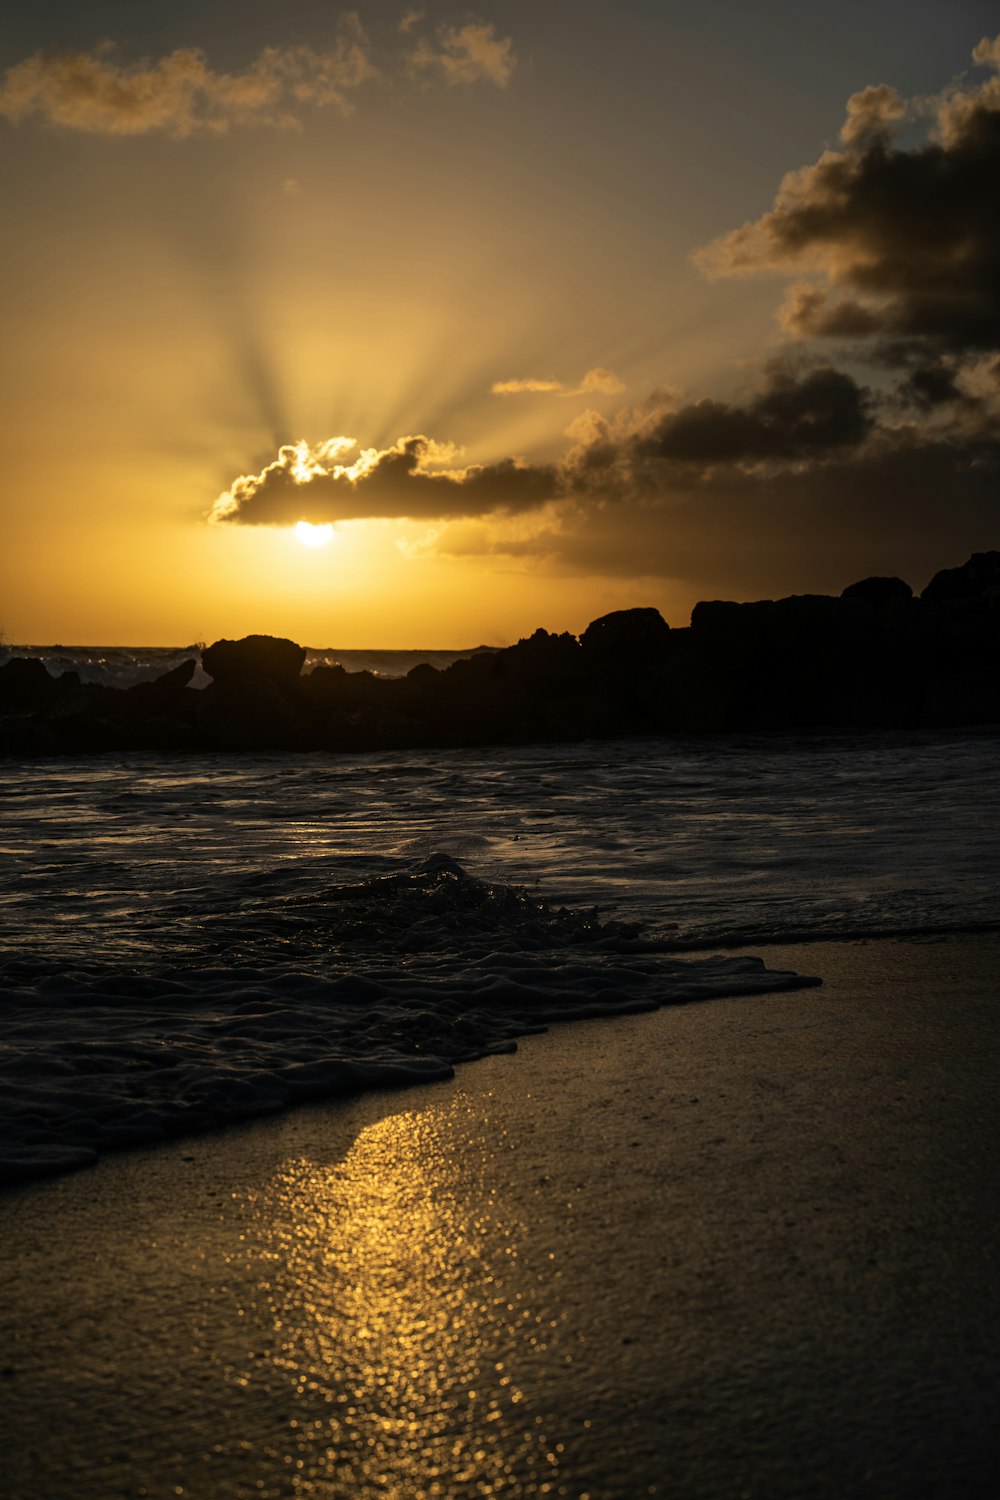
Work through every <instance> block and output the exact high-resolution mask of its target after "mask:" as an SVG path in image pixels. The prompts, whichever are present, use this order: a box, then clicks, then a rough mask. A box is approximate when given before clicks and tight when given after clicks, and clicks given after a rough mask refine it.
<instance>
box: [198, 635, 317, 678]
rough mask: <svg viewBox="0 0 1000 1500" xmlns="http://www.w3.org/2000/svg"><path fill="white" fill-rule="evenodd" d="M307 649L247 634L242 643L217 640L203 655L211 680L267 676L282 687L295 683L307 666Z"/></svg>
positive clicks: (291, 643) (272, 638)
mask: <svg viewBox="0 0 1000 1500" xmlns="http://www.w3.org/2000/svg"><path fill="white" fill-rule="evenodd" d="M305 659H306V652H305V647H304V646H297V645H296V644H295V642H294V641H289V640H285V639H283V638H282V637H280V636H273V635H246V636H244V637H243V639H242V640H239V641H216V642H215V644H214V645H212V646H206V647H205V650H204V651H203V652H202V653H201V664H202V666H203V667H204V668H205V671H206V672H207V673H208V675H209V677H211V678H213V679H214V680H215V681H216V682H223V681H224V680H225V679H226V678H227V677H264V678H266V679H267V681H268V682H276V683H278V684H279V685H286V684H288V683H293V682H294V681H295V680H296V678H297V677H298V676H299V674H300V672H301V671H302V668H303V666H304V665H305Z"/></svg>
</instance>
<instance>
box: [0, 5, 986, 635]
mask: <svg viewBox="0 0 1000 1500" xmlns="http://www.w3.org/2000/svg"><path fill="white" fill-rule="evenodd" d="M806 9H807V8H805V7H801V6H793V5H791V4H790V3H778V0H766V3H762V4H761V5H758V6H756V7H753V8H752V14H751V13H750V11H748V8H747V7H745V6H740V5H737V4H736V3H735V0H708V3H702V4H699V5H697V6H696V5H694V4H693V3H692V4H687V3H684V4H679V3H678V4H656V5H654V4H652V3H648V4H646V3H644V4H633V5H626V6H623V7H614V8H612V7H610V6H607V5H597V4H588V3H582V4H574V5H572V6H571V5H569V4H563V3H553V4H551V5H547V6H545V7H538V6H529V5H527V4H523V5H522V4H504V5H500V6H497V7H496V8H495V10H494V11H493V12H491V13H490V14H488V15H474V16H470V14H469V13H467V12H463V11H458V10H455V11H451V10H448V9H438V8H428V9H427V10H418V9H417V8H412V9H407V8H406V7H402V6H387V5H384V4H378V5H373V6H371V7H368V8H362V9H360V10H359V11H357V12H343V13H338V12H336V11H334V10H331V9H329V8H328V7H326V6H320V5H319V4H317V3H312V0H310V3H305V0H290V3H289V4H286V5H284V6H282V7H280V8H278V7H274V6H273V5H262V4H256V3H248V4H240V5H237V4H235V3H219V0H215V3H212V0H209V3H203V4H200V5H198V6H195V5H193V4H188V3H187V0H182V3H177V4H173V5H171V6H167V5H165V4H158V3H151V4H149V5H148V6H142V7H136V6H134V5H129V4H126V3H125V0H106V3H102V4H93V5H91V4H87V3H80V4H74V5H67V4H64V3H54V0H53V3H45V0H43V3H40V4H38V5H36V6H33V7H32V8H31V10H30V14H29V13H25V14H24V15H21V16H18V17H17V18H15V19H14V20H12V21H10V22H5V23H4V26H3V30H2V32H0V138H2V143H3V146H2V152H0V191H2V193H3V202H4V214H3V220H2V227H0V286H2V292H0V295H2V297H3V329H4V338H3V341H2V344H0V393H2V396H3V402H4V407H5V421H4V423H3V424H2V429H3V430H2V436H0V465H2V471H3V491H2V493H3V505H4V527H3V554H2V555H3V564H2V576H0V583H2V590H0V627H2V629H3V631H4V633H5V636H6V638H7V639H9V640H11V641H18V642H29V641H30V642H34V643H51V642H53V641H61V642H63V643H67V644H68V643H84V642H89V643H97V642H100V643H107V644H113V643H122V644H127V643H132V644H185V643H187V642H189V641H191V640H194V639H199V638H201V639H213V638H215V637H217V636H221V635H230V636H235V635H241V634H244V633H248V632H251V631H263V632H269V633H273V634H280V635H288V636H292V637H293V638H295V639H297V640H300V641H303V642H306V643H308V644H310V645H315V646H322V645H336V646H340V647H352V646H356V647H364V646H370V647H393V646H398V647H417V646H423V647H449V646H452V647H459V646H462V645H471V644H476V643H479V642H487V643H491V644H500V643H503V642H506V641H510V640H513V639H516V638H517V637H518V636H519V635H524V634H527V633H530V631H531V630H533V629H534V628H535V627H536V626H537V625H545V626H546V627H547V628H549V629H569V630H572V631H574V632H578V631H580V630H582V629H583V628H584V626H585V625H586V624H587V622H588V621H589V620H590V619H592V618H594V617H596V616H598V615H600V614H602V613H605V612H606V611H608V610H610V609H614V608H622V607H628V606H630V605H636V604H654V605H656V606H657V607H659V608H660V609H661V610H662V611H663V613H664V615H665V616H666V617H667V619H668V620H670V621H671V623H673V624H676V625H680V624H685V623H686V621H687V617H688V614H689V612H690V609H691V606H692V604H693V603H694V602H695V601H696V600H697V599H699V598H705V597H719V596H720V595H721V596H726V597H735V598H752V597H761V596H766V595H773V594H776V593H789V592H806V591H810V590H824V591H832V592H839V591H840V589H841V588H842V587H844V586H845V585H846V584H848V583H850V582H852V581H853V580H854V579H856V578H858V577H862V576H865V575H866V574H869V573H890V574H895V573H901V574H903V576H906V577H908V579H909V581H910V582H911V583H913V584H914V585H916V586H918V587H919V586H921V585H922V584H923V583H924V582H925V581H926V579H927V577H928V576H929V575H930V574H931V573H932V572H934V571H935V570H936V569H937V568H938V567H940V566H947V565H952V564H955V563H958V562H960V561H962V560H963V558H964V557H965V556H967V555H968V553H969V552H970V551H971V550H974V549H975V550H983V549H986V548H990V547H995V546H998V545H1000V524H998V519H997V518H998V506H997V501H998V499H1000V452H998V440H997V437H996V433H997V431H998V428H997V416H998V414H1000V290H998V288H1000V224H998V210H997V209H996V206H995V204H996V192H995V182H996V180H997V167H998V166H1000V43H998V42H997V41H995V40H993V38H994V37H995V35H996V18H995V15H994V16H993V17H992V21H991V9H992V8H991V7H990V6H987V5H981V4H968V5H961V4H960V5H955V6H950V7H948V8H944V7H940V6H935V5H930V4H927V5H922V6H921V5H915V4H912V3H910V4H908V5H905V6H904V5H903V4H901V3H900V4H896V3H889V0H886V3H883V4H880V5H876V6H874V7H872V6H871V5H870V4H868V5H861V4H860V3H857V4H855V3H853V0H852V3H848V4H846V5H842V6H840V7H838V10H837V11H836V12H833V11H829V12H822V13H821V12H819V11H817V10H815V9H812V8H809V13H808V14H805V11H806ZM539 12H542V13H541V14H539ZM789 174H791V175H789ZM301 521H305V522H308V523H311V524H312V525H313V526H314V527H315V528H317V529H314V530H313V531H311V532H310V531H309V530H308V529H307V528H302V527H298V529H297V527H296V523H297V522H301ZM310 543H312V544H315V545H310Z"/></svg>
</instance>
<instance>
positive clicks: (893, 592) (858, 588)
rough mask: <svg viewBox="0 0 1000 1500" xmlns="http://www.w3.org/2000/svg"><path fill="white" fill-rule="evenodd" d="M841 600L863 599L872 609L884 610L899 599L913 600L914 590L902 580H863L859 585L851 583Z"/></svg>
mask: <svg viewBox="0 0 1000 1500" xmlns="http://www.w3.org/2000/svg"><path fill="white" fill-rule="evenodd" d="M840 597H841V599H863V600H864V602H865V603H866V604H870V605H871V607H872V609H875V610H879V609H883V608H884V607H885V605H887V604H892V603H894V602H895V601H896V600H897V599H912V598H913V590H912V589H911V588H910V585H909V584H908V583H904V581H903V579H902V578H862V579H861V580H860V581H859V582H858V583H849V584H848V585H847V588H846V589H844V591H843V593H842V594H841V596H840Z"/></svg>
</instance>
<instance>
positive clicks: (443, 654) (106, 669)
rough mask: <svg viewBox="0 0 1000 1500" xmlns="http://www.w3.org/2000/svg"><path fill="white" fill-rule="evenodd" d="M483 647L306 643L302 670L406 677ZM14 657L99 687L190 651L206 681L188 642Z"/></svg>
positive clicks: (128, 683) (25, 652) (128, 680)
mask: <svg viewBox="0 0 1000 1500" xmlns="http://www.w3.org/2000/svg"><path fill="white" fill-rule="evenodd" d="M484 649H488V648H485V647H470V648H469V649H468V650H465V651H340V650H337V649H336V648H335V647H332V646H329V647H317V648H307V652H306V664H305V671H306V672H311V671H312V669H313V668H314V667H317V666H337V665H340V666H342V667H344V669H345V670H346V671H348V672H372V673H374V675H375V676H377V677H405V676H406V674H407V672H409V671H410V670H411V669H412V668H413V667H417V666H420V665H422V664H423V663H425V662H426V663H429V664H430V665H431V666H433V667H438V668H444V667H449V666H451V663H452V662H453V661H459V660H461V659H462V658H463V657H466V656H472V655H474V654H475V652H476V651H478V650H484ZM13 656H34V657H38V658H39V659H40V660H41V661H43V662H44V663H45V666H46V668H47V669H48V671H49V672H50V673H51V675H52V676H53V677H59V676H61V675H62V673H63V672H76V673H78V674H79V677H80V681H81V682H96V683H100V684H101V685H102V686H104V687H122V688H124V687H133V686H134V685H135V684H136V683H137V682H152V681H153V680H154V679H155V678H157V677H161V676H162V675H163V673H164V672H169V671H170V670H171V669H172V668H173V667H176V666H179V665H180V663H181V662H182V661H186V660H189V659H190V658H191V657H192V656H193V657H195V658H196V659H197V661H198V669H197V671H196V672H195V675H194V678H193V680H192V682H191V686H192V687H196V688H200V687H204V686H205V684H206V683H207V682H208V681H209V680H210V679H209V677H208V676H207V674H206V673H205V672H203V671H202V670H201V647H200V645H199V644H197V643H195V644H193V645H190V646H4V647H0V666H2V665H3V663H4V662H5V661H9V660H10V659H11V657H13Z"/></svg>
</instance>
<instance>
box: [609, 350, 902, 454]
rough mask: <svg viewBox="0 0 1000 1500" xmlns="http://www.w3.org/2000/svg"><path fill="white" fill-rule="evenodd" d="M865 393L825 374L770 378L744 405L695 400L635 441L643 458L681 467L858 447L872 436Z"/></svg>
mask: <svg viewBox="0 0 1000 1500" xmlns="http://www.w3.org/2000/svg"><path fill="white" fill-rule="evenodd" d="M870 406H871V401H870V396H869V393H868V392H867V391H865V390H863V389H862V388H861V387H859V386H858V385H857V384H856V383H855V382H854V380H852V378H851V377H850V375H845V374H843V373H842V372H841V371H839V370H834V369H830V368H826V369H821V370H814V371H812V372H810V373H809V374H806V375H804V376H802V377H801V378H797V377H796V376H794V375H790V374H781V373H779V374H777V375H775V376H774V377H773V378H772V380H771V383H770V385H769V387H768V388H767V389H766V390H765V391H763V392H762V393H761V394H760V395H759V396H757V397H755V398H754V399H752V400H751V401H749V402H748V403H747V404H746V405H744V406H733V405H728V404H726V403H725V402H722V401H709V400H705V401H699V402H697V403H696V404H695V405H694V406H685V407H682V409H681V410H680V411H676V412H671V413H670V414H668V415H667V416H664V417H663V418H662V420H661V421H660V422H659V423H658V424H657V426H656V427H655V428H654V429H653V431H652V432H648V433H644V434H643V435H642V436H641V437H639V438H637V440H636V442H637V447H638V451H639V452H640V453H641V454H642V455H643V456H644V457H647V458H662V459H666V460H672V461H674V462H679V463H695V464H709V465H714V464H720V463H723V464H725V463H730V464H731V463H757V462H761V461H766V460H790V459H800V458H807V457H809V456H810V455H816V454H821V453H823V452H826V451H828V450H829V449H831V448H844V447H848V448H851V447H856V446H857V444H858V443H860V442H861V441H862V440H863V439H864V438H865V437H866V435H867V434H868V432H869V431H870V430H871V425H872V417H871V414H870Z"/></svg>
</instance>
